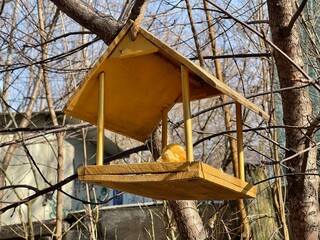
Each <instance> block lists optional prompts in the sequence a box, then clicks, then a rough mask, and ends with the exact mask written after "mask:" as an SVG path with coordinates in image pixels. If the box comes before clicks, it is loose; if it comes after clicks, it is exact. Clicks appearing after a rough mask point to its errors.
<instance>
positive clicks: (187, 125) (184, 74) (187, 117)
mask: <svg viewBox="0 0 320 240" xmlns="http://www.w3.org/2000/svg"><path fill="white" fill-rule="evenodd" d="M181 82H182V98H183V119H184V135H185V142H186V150H187V161H189V162H192V161H193V144H192V121H191V113H190V93H189V73H188V68H186V67H185V66H184V65H181Z"/></svg>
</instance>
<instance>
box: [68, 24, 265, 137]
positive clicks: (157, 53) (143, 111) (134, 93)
mask: <svg viewBox="0 0 320 240" xmlns="http://www.w3.org/2000/svg"><path fill="white" fill-rule="evenodd" d="M131 26H132V22H129V23H127V24H126V25H125V26H124V27H123V29H122V30H121V31H120V33H119V34H118V36H117V37H116V38H115V39H114V41H113V42H112V43H111V44H110V46H109V47H108V49H107V50H106V52H105V53H104V54H103V56H102V57H101V58H100V59H99V60H98V61H97V62H96V64H95V65H94V67H93V68H92V69H91V70H90V71H89V72H88V74H87V76H86V78H85V79H84V81H83V82H82V83H81V84H80V86H79V87H78V89H77V90H76V92H75V94H74V95H73V96H72V97H71V99H70V100H69V102H68V104H67V105H66V107H65V109H64V112H65V113H66V114H68V115H71V116H73V117H76V118H79V119H82V120H84V121H87V122H90V123H92V124H97V116H98V85H99V84H98V77H99V74H100V73H101V72H104V73H105V84H104V86H105V90H104V91H105V109H104V114H105V122H104V126H105V128H106V129H109V130H111V131H114V132H117V133H120V134H122V135H125V136H128V137H131V138H134V139H136V140H139V141H142V142H144V141H145V140H147V139H148V138H149V137H150V134H151V133H152V131H153V130H154V128H155V127H156V126H157V125H158V124H159V122H160V121H161V112H162V111H164V110H166V111H168V110H170V109H171V108H172V107H173V106H174V105H175V104H176V103H179V102H182V89H181V75H180V68H181V65H184V66H185V67H186V68H187V69H188V72H189V89H190V100H198V99H203V98H208V97H212V96H218V95H222V94H226V95H227V96H229V97H230V98H232V99H233V100H234V101H236V102H239V103H240V104H242V105H243V106H245V107H247V108H249V109H251V110H252V111H254V112H255V113H257V114H259V115H260V116H262V117H263V118H265V119H266V120H269V115H268V114H267V113H265V112H264V111H263V110H262V109H260V108H259V107H257V106H256V105H255V104H253V103H252V102H250V101H248V100H247V99H246V98H244V97H242V96H241V95H239V94H238V93H237V92H236V91H234V90H233V89H231V88H230V87H228V86H227V85H225V84H224V83H223V82H221V81H220V80H218V79H217V78H216V77H214V76H212V75H211V74H209V73H208V72H206V71H205V70H204V69H202V68H201V67H199V66H198V65H196V64H194V63H193V62H191V61H190V60H189V59H187V58H185V57H184V56H182V55H181V54H180V53H178V52H177V51H175V50H174V49H172V48H171V47H169V46H168V45H166V44H165V43H163V42H162V41H160V40H159V39H157V38H156V37H155V36H153V35H152V34H151V33H149V32H147V31H146V30H144V29H142V28H140V29H139V33H138V35H137V37H136V39H135V40H134V41H133V40H131V37H130V34H131V31H130V29H131Z"/></svg>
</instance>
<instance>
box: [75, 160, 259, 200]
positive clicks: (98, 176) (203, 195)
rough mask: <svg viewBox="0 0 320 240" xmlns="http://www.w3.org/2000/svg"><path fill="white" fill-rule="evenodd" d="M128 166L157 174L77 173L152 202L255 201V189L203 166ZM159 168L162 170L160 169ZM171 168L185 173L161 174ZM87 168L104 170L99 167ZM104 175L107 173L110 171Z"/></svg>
mask: <svg viewBox="0 0 320 240" xmlns="http://www.w3.org/2000/svg"><path fill="white" fill-rule="evenodd" d="M128 165H133V166H134V168H132V169H130V170H133V172H142V171H145V169H147V168H148V167H149V166H147V165H150V166H152V167H151V169H152V168H153V167H155V166H157V167H156V168H155V169H153V170H157V171H158V172H157V173H148V174H140V175H130V174H127V175H110V174H105V172H104V171H101V172H98V171H93V172H91V171H90V170H89V172H82V173H81V174H80V173H79V179H80V180H83V181H86V182H90V183H95V184H98V185H102V186H106V187H109V188H113V189H118V190H122V191H125V192H129V193H133V194H138V195H142V196H146V197H152V198H155V199H177V200H178V199H185V200H187V199H190V200H192V199H198V200H200V199H203V200H206V199H207V200H209V199H217V200H222V199H237V198H245V197H255V187H254V186H252V185H250V184H248V183H246V182H244V181H241V180H240V179H238V178H235V177H233V176H230V175H228V174H226V173H224V172H221V171H219V170H217V169H215V168H213V167H211V166H209V165H207V164H204V163H200V162H193V163H192V164H189V163H182V164H181V163H178V164H176V163H174V164H171V163H170V164H168V163H165V164H163V163H160V164H158V163H152V164H142V165H144V166H143V167H142V169H140V170H139V169H138V168H137V167H138V165H141V164H128ZM128 165H127V170H126V171H127V172H132V171H128V169H129V168H128ZM161 165H162V167H160V166H161ZM170 165H171V166H170ZM174 165H176V166H178V167H179V166H180V167H181V168H182V169H184V170H185V171H178V172H165V171H163V170H165V167H167V169H169V170H173V167H174ZM168 166H170V167H168ZM188 166H189V167H188ZM90 167H98V168H97V169H99V168H100V169H103V168H101V166H90ZM87 169H88V167H87ZM104 169H106V168H104ZM91 170H92V169H91ZM107 172H109V170H108V171H107Z"/></svg>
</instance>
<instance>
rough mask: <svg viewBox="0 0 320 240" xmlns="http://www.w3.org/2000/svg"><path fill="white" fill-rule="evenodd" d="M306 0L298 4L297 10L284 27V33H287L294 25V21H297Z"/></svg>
mask: <svg viewBox="0 0 320 240" xmlns="http://www.w3.org/2000/svg"><path fill="white" fill-rule="evenodd" d="M307 2H308V0H303V1H302V3H301V4H300V6H299V8H298V9H297V11H296V12H295V13H294V15H293V16H292V18H291V20H290V22H289V24H288V26H287V27H286V33H289V32H290V31H291V29H292V27H293V25H294V23H295V22H296V21H297V19H298V18H299V16H300V14H301V13H302V11H303V9H304V7H305V6H306V4H307Z"/></svg>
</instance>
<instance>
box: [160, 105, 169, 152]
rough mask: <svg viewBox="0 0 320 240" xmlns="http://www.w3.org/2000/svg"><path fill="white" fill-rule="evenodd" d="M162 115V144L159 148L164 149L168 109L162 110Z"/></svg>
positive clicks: (166, 139) (166, 141) (166, 135)
mask: <svg viewBox="0 0 320 240" xmlns="http://www.w3.org/2000/svg"><path fill="white" fill-rule="evenodd" d="M161 114H162V138H161V139H162V142H161V145H162V146H161V148H162V149H164V148H165V146H167V144H168V109H166V108H164V109H163V110H162V112H161Z"/></svg>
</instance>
